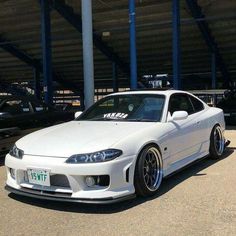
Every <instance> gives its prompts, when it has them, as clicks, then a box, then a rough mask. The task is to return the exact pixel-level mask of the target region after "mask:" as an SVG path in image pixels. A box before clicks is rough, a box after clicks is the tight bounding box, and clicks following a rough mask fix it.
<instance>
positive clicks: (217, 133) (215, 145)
mask: <svg viewBox="0 0 236 236" xmlns="http://www.w3.org/2000/svg"><path fill="white" fill-rule="evenodd" d="M224 150H225V139H224V135H223V133H222V130H221V127H220V126H219V125H215V126H214V128H213V129H212V131H211V136H210V148H209V153H210V158H211V159H219V158H220V157H222V155H223V153H224Z"/></svg>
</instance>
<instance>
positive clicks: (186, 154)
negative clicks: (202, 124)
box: [168, 93, 197, 168]
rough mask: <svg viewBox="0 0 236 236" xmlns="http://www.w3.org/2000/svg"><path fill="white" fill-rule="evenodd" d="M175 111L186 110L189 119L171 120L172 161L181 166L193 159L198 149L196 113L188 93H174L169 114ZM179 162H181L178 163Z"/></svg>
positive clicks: (170, 144)
mask: <svg viewBox="0 0 236 236" xmlns="http://www.w3.org/2000/svg"><path fill="white" fill-rule="evenodd" d="M175 111H186V112H187V113H188V117H187V119H184V120H178V121H171V122H169V123H170V125H171V131H170V133H169V142H170V143H169V146H170V147H169V149H170V150H169V151H170V163H169V164H171V165H172V164H174V163H176V165H178V167H177V168H179V167H180V166H184V165H185V164H187V163H189V162H191V161H192V159H193V158H194V154H195V153H196V151H197V147H196V145H197V140H196V137H195V135H196V132H197V125H196V114H195V113H194V108H193V105H192V103H191V101H190V99H189V97H188V95H187V94H184V93H178V94H173V95H171V97H170V100H169V108H168V116H169V117H171V116H172V115H173V113H174V112H175ZM177 163H179V164H177Z"/></svg>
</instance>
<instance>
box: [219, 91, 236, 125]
mask: <svg viewBox="0 0 236 236" xmlns="http://www.w3.org/2000/svg"><path fill="white" fill-rule="evenodd" d="M217 107H219V108H221V109H222V110H223V111H224V116H225V122H226V124H227V125H236V90H235V89H234V90H231V91H229V90H228V91H226V92H225V94H224V98H223V99H222V100H221V101H220V102H219V103H218V104H217Z"/></svg>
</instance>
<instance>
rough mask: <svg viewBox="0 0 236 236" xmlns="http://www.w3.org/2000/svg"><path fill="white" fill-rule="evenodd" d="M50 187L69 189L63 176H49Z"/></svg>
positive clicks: (67, 182)
mask: <svg viewBox="0 0 236 236" xmlns="http://www.w3.org/2000/svg"><path fill="white" fill-rule="evenodd" d="M50 183H51V186H55V187H63V188H70V184H69V181H68V179H67V177H66V176H65V175H58V174H56V175H51V176H50Z"/></svg>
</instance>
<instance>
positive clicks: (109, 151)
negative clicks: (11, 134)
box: [5, 90, 226, 203]
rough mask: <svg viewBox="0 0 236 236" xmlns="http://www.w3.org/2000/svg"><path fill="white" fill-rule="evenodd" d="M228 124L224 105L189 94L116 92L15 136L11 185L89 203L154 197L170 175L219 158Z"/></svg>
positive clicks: (16, 190)
mask: <svg viewBox="0 0 236 236" xmlns="http://www.w3.org/2000/svg"><path fill="white" fill-rule="evenodd" d="M77 115H78V114H77ZM224 130H225V122H224V115H223V112H222V110H221V109H218V108H213V107H209V106H208V105H207V104H205V103H204V102H202V101H201V100H199V99H198V98H197V97H195V96H193V95H191V94H189V93H187V92H183V91H176V90H167V91H132V92H131V91H129V92H122V93H116V94H112V95H109V96H106V97H105V98H103V99H101V100H100V101H98V102H97V103H95V104H94V105H93V106H92V107H90V108H89V109H88V110H86V111H85V112H83V113H82V114H80V115H79V116H78V117H77V118H76V119H75V120H74V121H71V122H68V123H64V124H60V125H56V126H52V127H49V128H46V129H42V130H40V131H37V132H34V133H32V134H29V135H27V136H25V137H23V138H21V139H20V140H19V141H17V142H16V144H15V145H14V147H13V148H12V149H11V151H10V153H9V154H8V155H7V156H6V161H5V165H6V169H7V182H6V189H7V190H8V191H10V192H13V193H16V194H21V195H25V196H30V197H35V198H41V199H48V200H58V201H71V202H86V203H112V202H116V201H120V200H125V199H129V198H132V197H134V196H135V195H139V196H151V195H153V194H155V193H156V192H157V191H158V189H159V187H160V184H161V182H162V179H163V178H164V177H166V176H168V175H170V174H171V173H173V172H175V171H177V170H179V169H181V168H182V167H184V166H186V165H188V164H190V163H192V162H194V161H196V160H198V159H200V158H203V157H206V156H208V155H210V156H211V157H212V158H219V157H221V156H222V154H223V152H224V149H225V145H226V144H225V139H224Z"/></svg>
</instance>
